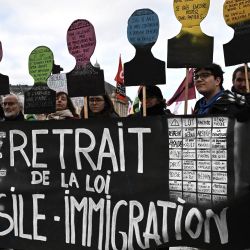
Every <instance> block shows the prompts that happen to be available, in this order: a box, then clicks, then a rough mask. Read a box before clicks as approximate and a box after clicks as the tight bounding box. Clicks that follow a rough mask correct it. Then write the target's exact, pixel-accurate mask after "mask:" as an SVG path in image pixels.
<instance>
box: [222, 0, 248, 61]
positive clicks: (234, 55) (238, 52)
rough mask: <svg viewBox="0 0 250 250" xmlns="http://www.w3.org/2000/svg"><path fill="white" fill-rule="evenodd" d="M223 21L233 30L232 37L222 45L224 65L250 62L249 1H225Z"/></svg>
mask: <svg viewBox="0 0 250 250" xmlns="http://www.w3.org/2000/svg"><path fill="white" fill-rule="evenodd" d="M224 19H225V21H226V23H227V24H228V25H229V26H230V27H232V28H233V29H234V31H235V32H234V37H233V39H232V40H231V41H229V42H228V43H227V44H224V45H223V49H224V57H225V65H226V66H231V65H237V64H240V63H248V62H250V54H249V53H248V51H249V44H250V1H249V0H240V1H228V0H227V1H225V3H224Z"/></svg>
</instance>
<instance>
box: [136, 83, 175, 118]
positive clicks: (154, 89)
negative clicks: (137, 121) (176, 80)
mask: <svg viewBox="0 0 250 250" xmlns="http://www.w3.org/2000/svg"><path fill="white" fill-rule="evenodd" d="M138 97H139V99H140V101H141V102H142V99H143V97H142V88H140V90H139V93H138ZM146 109H147V112H146V114H147V116H154V115H166V114H171V112H170V110H168V109H166V100H165V99H164V98H163V95H162V92H161V89H160V88H159V87H158V86H156V85H150V86H146ZM142 114H143V105H141V108H140V112H138V113H135V114H133V115H131V116H132V117H133V116H142Z"/></svg>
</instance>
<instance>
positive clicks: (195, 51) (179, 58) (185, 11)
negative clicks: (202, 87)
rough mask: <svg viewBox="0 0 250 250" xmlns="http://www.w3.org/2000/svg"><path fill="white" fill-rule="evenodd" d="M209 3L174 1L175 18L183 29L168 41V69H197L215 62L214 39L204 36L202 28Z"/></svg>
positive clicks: (203, 0) (202, 0)
mask: <svg viewBox="0 0 250 250" xmlns="http://www.w3.org/2000/svg"><path fill="white" fill-rule="evenodd" d="M209 3H210V1H209V0H174V12H175V16H176V18H177V19H178V21H179V22H180V23H181V24H182V28H181V31H180V33H179V34H178V35H177V36H175V37H174V38H171V39H169V40H168V52H167V54H168V55H167V67H168V68H195V67H199V66H204V65H207V64H210V63H212V62H213V44H214V41H213V37H210V36H207V35H206V34H204V33H203V32H202V30H201V27H200V23H201V21H202V20H203V19H204V18H205V17H206V15H207V12H208V9H209Z"/></svg>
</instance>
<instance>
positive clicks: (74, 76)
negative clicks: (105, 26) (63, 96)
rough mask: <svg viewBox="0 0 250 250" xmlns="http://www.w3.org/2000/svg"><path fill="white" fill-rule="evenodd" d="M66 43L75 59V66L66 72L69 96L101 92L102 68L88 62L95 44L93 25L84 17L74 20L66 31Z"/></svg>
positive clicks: (102, 90) (102, 81)
mask: <svg viewBox="0 0 250 250" xmlns="http://www.w3.org/2000/svg"><path fill="white" fill-rule="evenodd" d="M67 44H68V50H69V53H70V54H71V55H72V56H74V57H75V59H76V65H75V68H74V69H73V70H72V71H71V72H69V73H67V74H66V77H67V88H68V94H69V96H70V97H78V96H89V95H99V94H103V93H104V92H105V90H104V73H103V70H101V69H99V68H96V67H94V66H93V65H92V64H91V62H90V57H91V56H92V54H93V53H94V50H95V46H96V36H95V29H94V26H93V25H92V24H91V23H90V22H89V21H87V20H85V19H78V20H75V21H74V22H73V23H72V24H71V25H70V27H69V29H68V32H67Z"/></svg>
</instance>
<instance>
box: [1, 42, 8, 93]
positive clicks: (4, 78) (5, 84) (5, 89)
mask: <svg viewBox="0 0 250 250" xmlns="http://www.w3.org/2000/svg"><path fill="white" fill-rule="evenodd" d="M2 58H3V48H2V43H1V41H0V62H1V60H2ZM9 93H10V84H9V77H8V76H6V75H3V74H1V73H0V95H6V94H9Z"/></svg>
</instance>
